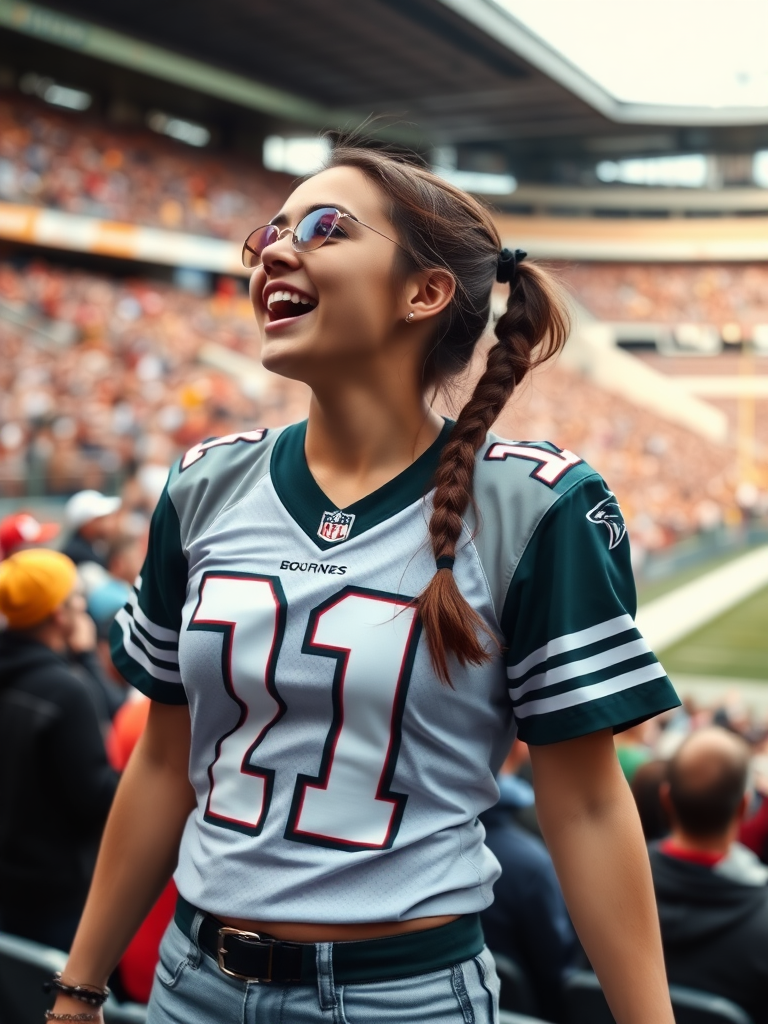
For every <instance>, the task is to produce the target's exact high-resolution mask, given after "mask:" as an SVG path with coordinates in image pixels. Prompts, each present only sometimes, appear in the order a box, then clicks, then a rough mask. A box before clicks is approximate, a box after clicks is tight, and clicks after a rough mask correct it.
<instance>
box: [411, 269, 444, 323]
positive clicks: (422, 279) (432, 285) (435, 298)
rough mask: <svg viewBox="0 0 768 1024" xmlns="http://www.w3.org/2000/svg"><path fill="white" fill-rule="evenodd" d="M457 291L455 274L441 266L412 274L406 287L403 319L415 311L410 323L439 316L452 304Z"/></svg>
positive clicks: (421, 321)
mask: <svg viewBox="0 0 768 1024" xmlns="http://www.w3.org/2000/svg"><path fill="white" fill-rule="evenodd" d="M455 292H456V280H455V278H454V277H453V274H451V273H450V272H449V271H447V270H443V269H442V268H440V267H435V268H434V269H433V270H423V271H421V272H419V273H417V274H413V275H411V277H409V278H408V283H407V285H406V288H405V295H404V305H405V312H404V313H403V319H405V317H406V316H408V314H409V313H413V316H412V317H411V319H410V321H409V323H411V324H417V323H423V322H424V321H425V320H430V319H431V318H432V317H435V316H438V315H439V314H440V313H442V311H443V310H444V309H445V308H446V306H448V305H449V304H450V302H451V300H452V299H453V296H454V294H455Z"/></svg>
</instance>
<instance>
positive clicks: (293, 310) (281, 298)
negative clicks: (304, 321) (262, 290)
mask: <svg viewBox="0 0 768 1024" xmlns="http://www.w3.org/2000/svg"><path fill="white" fill-rule="evenodd" d="M316 306H317V303H316V302H315V301H314V300H313V299H310V298H308V297H307V296H306V295H302V294H300V293H299V292H289V291H279V292H272V294H271V295H270V296H269V298H268V299H267V312H268V313H269V321H270V323H274V322H275V321H276V320H287V319H288V318H289V317H297V316H304V315H305V314H306V313H311V312H312V310H313V309H315V307H316Z"/></svg>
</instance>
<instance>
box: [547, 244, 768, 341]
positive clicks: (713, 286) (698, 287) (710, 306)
mask: <svg viewBox="0 0 768 1024" xmlns="http://www.w3.org/2000/svg"><path fill="white" fill-rule="evenodd" d="M560 272H561V274H562V276H563V278H564V279H565V281H566V283H567V284H568V285H569V287H570V288H571V290H572V291H573V294H574V295H575V296H576V298H577V299H578V300H579V302H581V303H582V305H584V306H585V307H586V308H587V309H588V310H589V311H590V312H591V313H592V314H593V315H594V316H596V317H597V318H598V319H600V320H609V321H630V322H647V321H652V322H655V323H663V324H667V325H670V326H672V325H677V324H706V325H711V326H714V327H716V328H717V329H718V331H719V332H720V334H721V336H722V335H723V330H724V329H725V337H726V340H731V341H740V340H741V339H742V338H743V337H745V338H751V336H752V332H753V331H754V328H755V327H756V326H758V325H761V324H766V323H768V265H766V264H765V263H747V264H737V265H734V264H724V263H721V264H717V263H699V264H696V263H687V264H686V263H634V264H633V263H570V264H564V265H561V267H560Z"/></svg>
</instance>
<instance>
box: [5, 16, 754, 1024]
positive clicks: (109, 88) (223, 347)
mask: <svg viewBox="0 0 768 1024" xmlns="http://www.w3.org/2000/svg"><path fill="white" fill-rule="evenodd" d="M766 39H768V4H766V3H765V2H764V0H731V3H730V4H728V5H723V4H721V3H717V4H716V3H714V2H710V0H696V2H694V0H665V2H660V0H646V2H644V3H643V4H639V3H636V2H634V0H579V3H578V4H575V3H573V2H572V0H292V2H290V3H287V4H286V3H284V2H283V3H278V2H277V0H218V2H217V3H216V4H209V3H204V2H201V0H200V2H195V0H187V2H185V3H184V4H182V3H180V2H178V0H165V2H164V3H162V4H158V3H156V2H150V0H131V2H130V3H129V2H127V0H111V2H110V3H109V4H104V3H103V2H100V0H48V3H47V4H46V6H42V5H37V4H30V3H23V2H15V0H0V546H1V547H2V549H3V550H2V552H0V556H1V555H2V554H4V555H8V554H10V553H11V552H12V551H14V550H17V549H18V548H21V547H27V546H30V545H34V544H42V543H45V544H52V545H54V546H58V547H61V548H63V549H64V550H67V551H68V552H69V553H70V554H71V555H72V556H73V557H74V558H75V560H76V561H77V562H78V563H79V565H80V573H81V577H82V584H83V587H84V590H85V597H86V598H87V601H88V614H89V616H90V618H91V619H92V621H93V623H94V624H95V628H96V640H95V643H96V652H97V653H98V655H99V658H100V659H101V661H100V665H99V666H97V668H95V669H94V673H95V674H94V678H95V677H96V676H98V680H97V682H98V685H97V687H96V690H97V691H98V694H97V696H98V701H99V702H100V704H99V707H100V709H101V710H100V720H101V723H102V728H103V732H104V735H105V736H107V737H108V746H109V754H110V759H111V762H112V764H113V766H114V768H115V769H116V770H118V771H119V770H121V769H122V767H124V765H125V762H126V760H127V757H128V754H129V752H130V749H131V747H132V745H133V743H134V742H135V740H136V737H137V736H138V735H139V733H140V731H141V728H142V727H143V722H144V719H145V717H146V707H142V706H141V705H140V702H139V701H137V700H136V699H135V698H136V696H137V695H135V694H126V691H125V687H124V684H123V682H122V680H121V679H120V678H119V676H118V675H117V674H116V673H115V671H114V669H113V667H112V666H111V663H110V661H109V654H108V648H107V643H106V635H107V631H108V627H109V624H110V622H111V620H112V618H113V617H114V615H115V613H116V612H117V610H118V609H119V608H120V607H121V605H122V604H123V602H124V601H125V599H126V594H127V593H128V588H129V585H130V584H131V583H132V582H133V580H134V578H135V576H136V574H137V572H138V570H139V568H140V566H141V563H142V559H143V555H144V552H145V550H146V536H147V528H148V524H149V518H150V516H151V514H152V510H153V508H154V505H155V503H156V501H157V498H158V496H159V494H160V492H161V490H162V487H163V485H164V482H165V478H166V474H167V471H168V468H169V466H170V465H171V463H172V462H173V460H174V459H176V458H177V457H178V455H179V454H180V453H181V452H183V451H184V450H185V449H187V448H189V447H190V446H191V445H193V444H195V443H197V442H198V441H201V440H203V439H205V438H209V437H211V436H214V435H224V434H230V433H234V432H237V431H241V430H247V429H253V428H254V427H258V426H261V427H274V426H279V425H282V424H285V423H289V422H291V421H295V420H298V419H301V418H302V417H303V416H304V415H305V413H306V409H307V402H308V394H307V391H306V389H305V388H304V387H303V386H302V385H300V384H297V383H296V382H292V381H288V380H285V379H283V378H280V377H276V376H274V375H272V374H270V373H268V372H266V371H265V370H264V369H263V368H262V367H261V364H260V362H259V342H258V338H257V335H256V331H255V326H254V322H253V318H252V312H251V309H250V304H249V301H248V297H247V272H245V271H244V270H243V269H242V267H241V265H240V249H241V245H242V241H243V239H244V238H245V237H246V235H247V234H248V233H249V232H250V231H251V230H252V229H253V228H255V227H256V226H258V225H261V224H263V223H265V222H267V221H268V220H270V219H271V217H272V216H273V215H274V214H275V212H276V211H277V210H278V208H279V207H280V205H281V203H282V201H283V199H284V198H285V197H286V196H287V194H288V193H289V191H290V190H291V188H292V184H293V182H295V180H296V179H297V177H300V176H302V175H304V174H307V173H311V172H312V171H313V170H315V169H316V168H317V167H319V166H320V165H321V164H322V161H323V159H324V157H325V155H326V153H327V143H326V142H325V141H324V139H323V135H322V133H323V132H324V131H327V130H338V129H350V128H351V129H354V128H356V127H358V126H360V125H362V124H364V123H367V128H366V130H367V131H369V132H370V133H371V134H372V135H374V136H376V137H378V138H380V139H382V140H384V141H386V142H389V143H395V144H399V145H404V146H407V147H411V148H412V149H415V150H417V151H418V152H419V153H420V154H421V155H422V156H423V157H424V158H425V159H426V160H427V161H428V162H429V163H430V164H431V165H432V166H433V167H434V168H435V169H436V170H437V171H438V173H440V174H441V175H443V176H444V177H445V178H447V179H449V180H451V181H453V182H455V183H456V184H457V185H459V186H460V187H462V188H465V189H467V190H468V191H470V192H472V193H474V194H475V195H477V196H479V197H481V198H482V199H483V200H484V201H485V202H487V203H488V204H489V205H490V206H491V207H492V208H493V210H494V211H495V216H496V218H497V223H498V226H499V230H500V232H501V235H502V237H503V240H504V243H505V245H507V246H509V247H511V248H522V249H525V250H526V251H527V252H528V253H529V255H530V257H531V258H533V259H536V260H542V261H546V262H547V263H548V264H550V265H551V266H552V267H554V268H555V269H556V271H557V273H558V274H559V276H560V278H561V280H562V281H563V283H564V285H565V287H566V288H567V290H568V292H569V294H570V297H571V301H572V305H573V311H574V328H573V332H572V335H571V337H570V339H569V341H568V343H567V345H566V348H565V351H564V353H563V355H562V357H561V358H560V360H559V361H558V363H557V364H556V365H555V366H551V367H547V368H543V369H542V370H540V371H538V372H537V373H536V374H535V375H534V376H533V378H531V379H530V380H529V381H527V382H526V383H525V385H524V386H522V387H521V388H520V389H519V391H518V392H517V393H516V394H515V396H514V398H513V400H512V402H511V403H510V405H509V407H508V409H507V410H506V411H505V413H504V415H503V417H502V419H501V421H500V423H499V424H498V430H499V432H500V433H501V434H503V435H505V436H508V437H514V438H525V439H548V440H551V441H554V442H555V443H556V444H558V445H560V446H561V447H564V448H569V449H572V450H574V451H576V452H578V453H579V454H580V455H581V456H582V457H583V458H585V459H586V460H588V461H589V462H590V463H591V464H592V465H593V466H595V467H596V469H597V470H598V471H600V472H601V473H602V474H603V475H604V476H605V477H606V479H607V480H608V482H609V484H610V486H611V487H612V488H613V489H614V490H615V492H616V495H617V497H618V499H619V501H620V503H621V506H622V508H623V510H624V514H625V517H626V520H627V523H628V526H629V535H630V539H631V545H632V554H633V562H634V566H635V571H636V577H637V583H638V592H639V600H640V608H639V613H638V624H639V626H640V628H641V630H642V631H643V633H644V634H645V636H646V637H647V639H648V640H649V642H650V644H651V645H652V646H653V647H654V648H655V649H656V651H657V653H659V654H660V656H661V659H662V661H663V663H664V665H665V667H666V668H667V670H668V672H669V674H670V676H671V678H672V680H673V682H674V683H675V685H676V686H677V688H678V690H679V691H680V693H681V694H682V695H683V696H684V698H685V707H684V708H683V709H682V710H680V711H678V712H674V713H670V714H669V715H668V716H666V717H665V719H664V720H663V721H662V722H660V723H658V722H655V723H652V724H649V725H648V726H645V727H642V728H639V729H636V730H630V732H629V733H628V734H625V735H624V736H623V737H619V738H618V739H617V743H618V745H619V754H620V759H621V762H622V766H623V768H624V770H625V773H626V775H627V778H628V779H630V781H632V780H633V779H634V776H635V775H636V773H637V771H638V769H642V771H641V774H640V776H639V779H640V781H639V782H638V783H637V786H636V796H637V797H638V803H639V805H640V807H641V812H642V813H643V824H644V827H645V828H646V835H647V837H648V838H649V839H653V838H656V837H659V836H663V835H665V834H666V832H667V830H668V827H669V822H666V823H665V819H664V815H663V814H662V813H661V809H660V807H659V804H658V791H659V783H660V780H662V779H663V778H665V772H666V771H667V767H666V766H667V765H668V761H669V759H670V758H671V757H673V756H674V754H675V751H676V749H677V747H678V745H679V744H680V742H681V741H682V740H683V739H684V738H685V737H689V736H690V735H691V734H692V733H694V732H697V731H698V730H700V729H701V728H702V727H706V726H709V725H711V724H713V723H714V724H715V725H717V726H719V727H720V728H723V729H725V730H727V731H728V732H730V733H731V734H733V735H736V736H737V737H740V738H741V739H742V740H744V741H746V743H747V745H748V750H749V757H750V787H749V791H748V800H747V803H748V805H749V806H748V811H749V814H748V815H747V818H748V821H747V824H749V822H751V823H752V824H751V825H750V826H749V827H750V828H751V829H752V831H751V832H750V831H749V828H747V830H746V831H744V830H743V829H742V832H741V833H740V835H741V839H742V841H743V842H744V843H746V844H747V845H748V846H750V847H751V848H752V849H753V850H754V852H755V853H756V854H757V855H758V856H759V857H761V858H762V860H763V862H765V863H768V799H763V798H764V796H765V795H766V794H768V758H767V757H766V752H767V751H768V744H767V743H766V737H768V686H766V685H765V684H766V677H767V675H768V671H767V670H768V630H767V629H766V628H765V623H766V621H767V620H768V60H766V57H765V53H766V47H765V40H766ZM498 301H499V303H502V302H503V295H501V293H500V294H499V297H498ZM482 355H483V353H482V352H481V353H478V359H477V360H476V363H475V365H474V366H473V367H472V368H471V372H470V375H469V379H468V380H467V381H466V382H464V387H465V388H466V389H469V387H470V386H471V381H472V376H473V375H475V374H477V373H478V372H479V364H480V362H481V361H482ZM462 393H463V392H462V388H459V389H458V392H457V393H456V394H453V395H452V396H451V398H450V399H449V398H441V399H440V402H441V403H442V404H441V407H442V409H443V410H444V411H445V412H448V413H450V412H455V411H456V410H457V409H458V407H460V403H461V397H462ZM83 492H86V493H85V494H83ZM121 705H122V707H121ZM118 708H120V712H118V710H117V709H118ZM126 709H130V710H129V711H128V712H126ZM119 715H122V719H120V718H119V717H118V716H119ZM113 720H114V721H113ZM120 721H122V723H123V724H122V726H121V727H118V726H119V722H120ZM505 771H506V773H507V774H508V775H510V776H512V777H514V779H515V780H522V782H523V783H525V781H526V779H528V778H529V777H530V771H529V767H528V762H527V757H526V751H525V749H523V748H522V747H521V745H520V744H518V745H517V746H516V747H515V749H514V751H513V755H512V761H511V762H510V764H509V765H508V766H507V768H506V769H505ZM643 780H644V781H643ZM742 788H743V787H742ZM504 792H505V790H504V787H502V793H503V794H504ZM510 793H511V795H510ZM643 794H645V796H644V795H643ZM649 794H650V795H649ZM737 797H738V793H737ZM506 798H508V802H509V808H512V809H513V810H514V811H515V813H516V814H517V815H518V817H519V818H520V819H521V821H522V820H523V819H524V818H525V815H526V813H527V810H526V809H527V808H529V807H530V804H531V803H532V799H533V798H532V796H531V795H530V792H526V793H524V794H523V796H522V797H521V796H520V793H519V791H517V790H515V791H514V792H513V791H510V792H509V793H507V797H506ZM506 798H505V797H503V800H502V804H503V801H504V799H506ZM646 798H647V799H646ZM644 800H646V806H645V810H643V801H644ZM649 802H650V809H649V807H648V803H649ZM499 806H502V805H499ZM504 806H506V805H504ZM746 807H747V805H746V804H745V808H746ZM509 808H508V809H509ZM746 813H747V812H746V810H744V814H745V815H746ZM505 821H506V819H505ZM507 824H508V822H507ZM523 824H524V825H525V826H526V827H527V828H528V829H529V831H530V832H533V833H535V832H536V830H537V829H536V824H535V818H534V817H533V812H532V811H530V814H529V819H528V820H527V822H526V821H523ZM486 825H487V827H488V828H489V829H490V825H489V824H488V823H486ZM735 834H736V833H735V832H734V835H735ZM729 841H730V840H729ZM536 856H537V857H538V856H539V854H536ZM702 863H703V862H702ZM712 863H713V864H714V861H713V862H712ZM513 875H514V871H513V870H510V872H509V875H508V877H512V876H513ZM552 877H554V876H552ZM766 877H768V873H767V874H766ZM766 877H762V876H761V878H762V881H761V884H762V885H763V886H765V883H766ZM549 884H550V883H549V882H547V885H549ZM750 884H751V883H750ZM551 885H552V886H553V887H555V886H556V883H555V882H551ZM168 899H169V900H170V901H171V902H170V903H169V904H168V906H167V907H166V908H165V911H164V913H165V917H164V918H163V914H162V913H161V914H160V918H161V919H162V920H161V921H160V926H158V927H157V928H156V933H157V934H156V935H155V936H154V939H152V940H151V941H150V942H149V944H148V946H147V948H148V949H150V951H151V953H152V955H151V956H150V955H149V954H148V953H146V951H145V954H144V959H143V960H142V959H141V956H139V960H140V961H141V964H143V966H142V967H141V970H145V969H146V970H145V973H144V974H141V970H139V980H138V981H136V980H135V979H134V982H133V988H132V987H131V983H129V981H128V980H126V979H127V978H129V977H130V972H129V973H128V974H126V975H125V976H124V979H123V982H124V987H125V991H126V992H127V994H128V995H129V996H131V997H132V998H134V999H138V1000H140V1001H142V1000H143V999H145V998H146V995H147V994H148V986H149V983H150V981H151V970H152V968H153V966H154V960H153V959H152V958H153V957H154V956H155V955H156V948H157V940H158V939H159V934H160V932H161V931H162V927H163V926H164V921H165V920H167V917H168V915H169V914H170V910H169V907H170V906H172V893H171V894H170V896H169V897H168ZM498 900H499V894H498V892H497V901H498ZM499 905H501V906H503V903H499ZM548 913H549V912H547V913H544V912H542V914H539V915H538V916H539V917H540V918H541V920H547V919H549V918H548ZM549 916H551V915H549ZM555 917H556V915H555ZM553 920H554V918H553ZM766 921H768V918H766ZM504 927H505V928H507V927H508V921H506V919H505V922H504ZM766 927H767V928H768V924H767V925H766ZM505 934H506V933H505ZM548 941H549V940H548ZM554 941H555V940H554V939H552V940H551V942H554ZM761 941H762V940H761ZM153 942H154V946H153V945H152V943H153ZM499 942H500V945H499V947H498V948H499V949H500V950H501V952H503V944H501V940H499ZM569 942H571V939H568V940H567V942H565V945H564V946H563V949H564V950H565V952H563V958H564V959H563V962H564V963H565V960H566V959H567V957H570V956H571V953H570V952H568V951H567V949H566V947H567V946H568V943H569ZM54 944H55V943H54ZM548 948H549V949H550V950H551V949H552V948H553V947H552V945H551V944H550V946H549V947H548ZM568 948H570V947H568ZM566 954H567V956H566ZM515 955H516V954H515V951H514V950H512V951H511V952H510V957H511V958H512V959H514V958H515ZM520 955H521V956H524V955H525V954H524V953H522V954H520ZM549 955H550V956H552V954H551V953H550V954H549ZM554 959H555V960H556V958H554ZM553 962H554V961H553ZM569 962H570V961H569ZM558 963H559V961H558ZM557 970H558V971H559V970H560V967H559V966H558V968H557ZM530 971H531V972H534V973H535V971H534V968H533V967H531V968H530ZM147 972H148V973H147ZM707 973H708V972H707V971H706V970H704V971H703V972H702V975H701V976H702V977H703V978H706V975H707ZM531 976H533V974H531ZM697 977H698V976H697ZM558 984H559V982H558ZM766 984H768V981H766ZM548 986H549V989H550V990H551V985H549V983H548V982H542V984H541V988H542V991H543V992H544V993H545V995H544V996H542V997H541V998H540V999H539V1004H538V1007H539V1012H541V1014H542V1016H546V1019H547V1020H559V1019H561V1016H562V1014H561V1010H559V1009H558V1008H557V1007H556V1006H555V1007H554V1008H552V1007H550V1008H549V1009H548V1008H547V1007H546V1005H545V1004H546V991H547V990H548ZM555 988H556V986H555ZM725 991H726V994H727V990H725ZM721 994H722V992H721ZM760 999H761V1000H762V1004H761V1005H762V1006H763V1007H765V1006H766V1005H768V1003H766V1001H765V998H764V995H761V996H760ZM542 1000H544V1001H543V1002H542ZM508 1005H511V1006H512V1007H513V1008H515V1006H517V1004H515V1002H514V999H512V1000H511V1001H510V1002H509V1003H508ZM517 1008H518V1009H519V1006H517ZM114 1019H117V1018H114ZM590 1019H594V1018H590ZM707 1019H709V1018H707ZM757 1019H758V1018H755V1020H757ZM760 1019H761V1020H762V1018H760Z"/></svg>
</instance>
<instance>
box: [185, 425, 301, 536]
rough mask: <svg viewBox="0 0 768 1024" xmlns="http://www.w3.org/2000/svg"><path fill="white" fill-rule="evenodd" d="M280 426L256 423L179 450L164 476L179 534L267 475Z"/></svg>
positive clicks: (200, 524) (197, 528)
mask: <svg viewBox="0 0 768 1024" xmlns="http://www.w3.org/2000/svg"><path fill="white" fill-rule="evenodd" d="M284 429H285V428H283V427H280V428H277V429H266V428H264V427H259V428H256V429H254V430H245V431H240V432H239V433H236V434H226V435H224V436H223V437H213V438H209V439H208V440H206V441H201V442H200V443H198V444H195V445H193V446H192V447H191V448H190V449H189V450H188V451H186V452H185V453H184V455H182V457H181V458H180V459H179V460H178V462H177V463H176V464H175V465H174V466H173V468H172V469H171V472H170V475H169V477H168V486H167V496H168V500H169V501H170V503H171V504H172V506H173V508H174V511H175V513H176V515H177V517H178V520H179V525H180V529H181V534H182V537H183V538H184V539H187V538H188V537H189V536H190V534H191V533H192V532H194V533H198V532H199V531H200V530H201V529H202V528H203V527H204V525H206V524H209V523H211V522H212V521H213V520H214V519H215V518H216V516H217V515H218V514H219V512H220V511H221V510H222V509H224V508H226V507H227V506H228V505H231V504H234V503H235V502H236V501H238V500H239V499H240V498H241V497H243V496H244V495H245V494H246V493H247V492H248V491H250V490H251V489H252V488H253V487H254V486H255V485H256V484H257V483H258V482H259V480H261V479H262V478H263V477H265V476H267V475H268V474H269V465H270V456H271V453H272V449H273V448H274V445H275V441H276V440H277V438H278V437H279V436H280V434H281V433H282V431H283V430H284Z"/></svg>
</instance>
